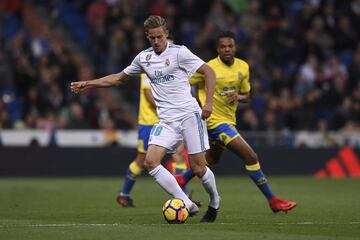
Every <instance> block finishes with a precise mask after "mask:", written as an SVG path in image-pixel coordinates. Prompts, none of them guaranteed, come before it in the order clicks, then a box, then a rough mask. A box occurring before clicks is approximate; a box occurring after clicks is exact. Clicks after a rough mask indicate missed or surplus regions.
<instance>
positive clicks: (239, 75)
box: [238, 72, 243, 81]
mask: <svg viewBox="0 0 360 240" xmlns="http://www.w3.org/2000/svg"><path fill="white" fill-rule="evenodd" d="M238 78H239V80H240V81H241V80H242V79H243V75H242V74H241V72H239V74H238Z"/></svg>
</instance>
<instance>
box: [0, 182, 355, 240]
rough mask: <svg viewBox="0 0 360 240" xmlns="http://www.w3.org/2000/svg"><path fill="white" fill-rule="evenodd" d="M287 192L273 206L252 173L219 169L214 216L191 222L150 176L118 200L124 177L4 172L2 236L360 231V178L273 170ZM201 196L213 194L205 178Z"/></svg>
mask: <svg viewBox="0 0 360 240" xmlns="http://www.w3.org/2000/svg"><path fill="white" fill-rule="evenodd" d="M269 179H270V183H271V186H272V188H273V190H274V192H276V193H277V194H278V195H279V196H280V197H283V198H286V199H288V200H296V201H297V202H298V206H297V207H296V208H295V209H294V210H293V211H291V212H289V213H288V214H285V213H277V214H274V213H272V212H271V211H270V209H269V208H268V206H267V202H266V201H265V198H264V197H263V196H262V195H261V193H260V192H259V191H258V189H257V188H256V186H255V185H254V184H253V183H252V182H251V181H250V179H248V178H245V177H226V178H225V177H218V178H217V182H218V188H219V192H220V194H221V196H222V206H221V211H220V212H219V216H218V219H217V221H216V222H215V223H212V224H199V220H200V218H201V216H202V215H203V213H204V211H205V209H206V207H202V208H201V211H200V213H199V215H197V216H195V217H193V218H191V219H188V221H187V223H186V224H184V225H169V224H167V223H166V222H165V220H164V219H163V216H162V213H161V207H162V204H163V203H164V202H165V201H166V200H167V199H169V196H168V195H167V194H166V193H165V192H164V191H163V190H162V189H161V188H160V187H159V186H158V185H157V184H156V183H154V182H153V180H152V179H151V178H149V177H142V178H139V180H138V182H137V185H136V186H135V188H134V191H133V198H134V200H135V204H136V205H137V207H136V208H134V209H124V208H122V207H121V206H119V205H118V204H117V203H116V202H115V196H116V194H117V191H118V189H119V187H120V185H121V183H122V179H120V177H119V178H0V239H1V240H2V239H4V240H12V239H26V240H32V239H34V240H35V239H36V240H39V239H46V240H51V239H66V240H71V239H96V240H99V239H105V240H106V239H119V240H124V239H144V240H147V239H156V240H167V239H181V240H184V239H194V240H200V239H206V240H212V239H216V240H221V239H226V240H229V239H236V240H238V239H266V240H268V239H287V240H291V239H294V240H295V239H296V240H299V239H324V240H325V239H326V240H328V239H360V179H344V180H329V179H327V180H315V179H312V178H309V177H270V178H269ZM190 188H191V189H194V198H196V199H199V200H201V201H202V202H205V203H206V202H207V194H206V193H205V191H204V190H203V189H202V187H201V185H200V183H199V181H196V180H195V181H192V182H191V184H190Z"/></svg>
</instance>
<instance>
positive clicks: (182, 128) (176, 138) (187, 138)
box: [149, 112, 209, 154]
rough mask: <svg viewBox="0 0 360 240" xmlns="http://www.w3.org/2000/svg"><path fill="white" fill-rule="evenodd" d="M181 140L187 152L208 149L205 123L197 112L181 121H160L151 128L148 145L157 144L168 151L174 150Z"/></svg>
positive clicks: (191, 152) (192, 152) (193, 152)
mask: <svg viewBox="0 0 360 240" xmlns="http://www.w3.org/2000/svg"><path fill="white" fill-rule="evenodd" d="M182 142H184V144H185V147H186V148H187V150H188V153H189V154H195V153H199V152H205V151H206V150H208V149H209V139H208V133H207V130H206V123H205V121H203V120H202V119H201V116H200V113H199V112H194V113H193V115H190V116H187V117H186V118H184V119H182V120H181V121H175V122H163V121H160V122H159V123H158V124H156V125H154V127H153V128H152V130H151V133H150V138H149V145H158V146H161V147H164V148H167V149H168V150H169V152H175V151H176V148H177V147H178V146H179V144H180V143H182Z"/></svg>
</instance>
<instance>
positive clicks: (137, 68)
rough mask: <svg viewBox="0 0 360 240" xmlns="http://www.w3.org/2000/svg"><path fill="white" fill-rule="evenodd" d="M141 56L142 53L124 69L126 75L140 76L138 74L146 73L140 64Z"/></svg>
mask: <svg viewBox="0 0 360 240" xmlns="http://www.w3.org/2000/svg"><path fill="white" fill-rule="evenodd" d="M140 54H141V53H139V54H138V55H137V56H136V57H135V58H134V60H133V61H132V62H131V64H130V65H129V66H127V67H126V68H125V69H124V73H125V74H126V75H129V76H132V75H138V74H141V73H143V72H144V70H143V68H142V67H141V64H140Z"/></svg>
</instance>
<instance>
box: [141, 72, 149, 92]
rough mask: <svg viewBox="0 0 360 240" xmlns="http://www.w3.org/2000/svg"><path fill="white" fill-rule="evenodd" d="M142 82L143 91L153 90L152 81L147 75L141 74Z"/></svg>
mask: <svg viewBox="0 0 360 240" xmlns="http://www.w3.org/2000/svg"><path fill="white" fill-rule="evenodd" d="M141 81H142V86H143V89H151V87H150V79H149V77H148V76H147V75H146V74H145V73H142V74H141Z"/></svg>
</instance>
